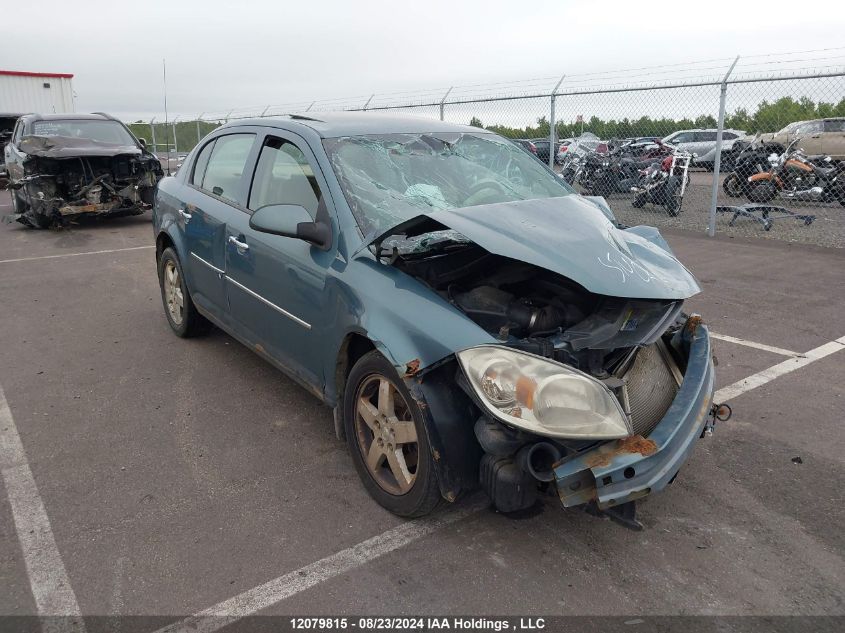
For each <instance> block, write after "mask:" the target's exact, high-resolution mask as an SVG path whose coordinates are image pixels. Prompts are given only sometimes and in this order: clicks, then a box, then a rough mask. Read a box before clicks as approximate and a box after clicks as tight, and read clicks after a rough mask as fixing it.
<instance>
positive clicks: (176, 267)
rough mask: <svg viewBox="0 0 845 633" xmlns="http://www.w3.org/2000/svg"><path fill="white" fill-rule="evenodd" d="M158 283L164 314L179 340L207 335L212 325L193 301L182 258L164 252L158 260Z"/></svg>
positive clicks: (167, 251) (169, 248) (169, 252)
mask: <svg viewBox="0 0 845 633" xmlns="http://www.w3.org/2000/svg"><path fill="white" fill-rule="evenodd" d="M158 283H159V286H160V287H161V300H162V303H163V304H164V314H165V316H166V317H167V322H168V323H169V324H170V328H171V329H172V330H173V332H174V334H176V336H179V337H182V338H190V337H192V336H199V335H201V334H205V333H206V332H208V330H209V328H210V325H211V324H210V323H209V322H208V320H207V319H206V318H205V317H204V316H202V315H201V314H200V313H199V312H198V311H197V308H196V306H195V305H194V302H193V301H192V300H191V295H190V293H189V292H188V286H187V285H186V283H185V274H184V273H183V272H182V264H181V262H180V261H179V256H178V255H177V254H176V251H175V250H173V248H171V247H168V248H166V249H164V252H163V253H162V254H161V257H160V258H159V260H158Z"/></svg>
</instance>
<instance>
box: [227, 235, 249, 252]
mask: <svg viewBox="0 0 845 633" xmlns="http://www.w3.org/2000/svg"><path fill="white" fill-rule="evenodd" d="M229 244H234V246H235V248H237V249H238V252H244V251H248V250H249V244H247V243H246V242H241V241H240V240H239V239H238V238H237V237H235V236H234V235H230V236H229Z"/></svg>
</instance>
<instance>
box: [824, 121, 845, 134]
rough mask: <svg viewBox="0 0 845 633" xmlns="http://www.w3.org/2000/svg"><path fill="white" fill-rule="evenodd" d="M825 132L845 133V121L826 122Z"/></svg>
mask: <svg viewBox="0 0 845 633" xmlns="http://www.w3.org/2000/svg"><path fill="white" fill-rule="evenodd" d="M824 131H825V132H845V119H842V120H840V121H825V122H824Z"/></svg>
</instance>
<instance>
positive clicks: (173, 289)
mask: <svg viewBox="0 0 845 633" xmlns="http://www.w3.org/2000/svg"><path fill="white" fill-rule="evenodd" d="M162 283H163V284H164V301H165V303H166V304H167V312H168V313H169V314H170V318H171V320H172V321H173V323H175V324H176V325H182V318H183V311H184V309H185V297H184V295H183V294H182V279H181V276H180V275H179V269H178V268H177V267H176V262H174V261H173V260H172V259H169V260H167V262H166V263H165V264H164V275H163V280H162Z"/></svg>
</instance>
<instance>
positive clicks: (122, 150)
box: [20, 134, 144, 158]
mask: <svg viewBox="0 0 845 633" xmlns="http://www.w3.org/2000/svg"><path fill="white" fill-rule="evenodd" d="M20 149H21V151H22V152H24V153H25V154H30V155H32V156H42V157H44V158H75V157H77V156H119V155H121V154H129V155H132V156H140V155H141V154H143V153H144V152H143V150H141V148H140V147H137V146H136V145H112V144H110V143H100V142H98V141H94V140H91V139H89V138H74V137H71V136H38V135H35V134H32V135H29V136H24V137H23V138H22V139H21V142H20Z"/></svg>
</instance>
